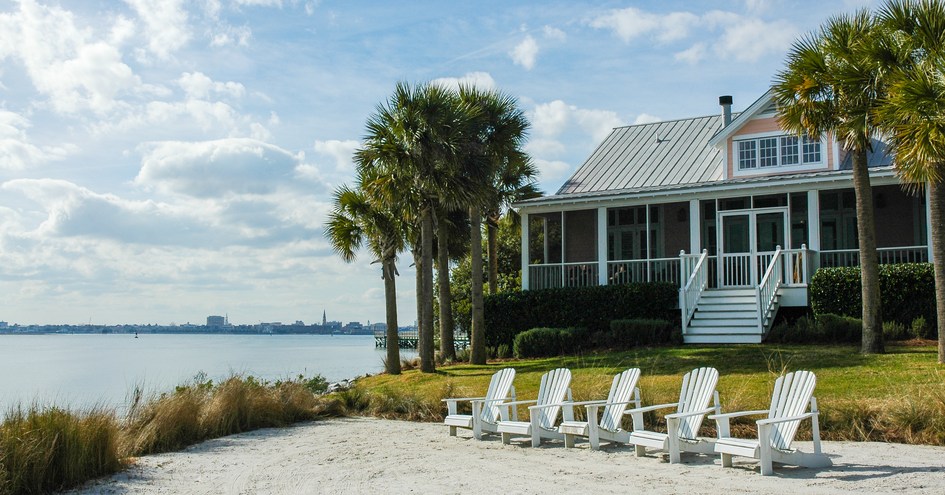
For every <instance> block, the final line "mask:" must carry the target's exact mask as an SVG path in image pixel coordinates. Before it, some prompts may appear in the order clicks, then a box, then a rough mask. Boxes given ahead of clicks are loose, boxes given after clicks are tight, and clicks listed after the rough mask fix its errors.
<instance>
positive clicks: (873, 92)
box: [772, 10, 884, 353]
mask: <svg viewBox="0 0 945 495" xmlns="http://www.w3.org/2000/svg"><path fill="white" fill-rule="evenodd" d="M876 32H877V28H876V25H875V22H874V20H873V18H872V16H871V15H870V14H869V12H868V11H866V10H861V11H859V12H857V13H855V14H853V15H841V16H837V17H833V18H831V19H829V20H828V21H827V22H826V24H824V25H823V26H821V28H820V31H819V32H817V33H814V34H811V35H808V36H806V37H803V38H801V39H800V40H798V41H795V43H794V45H793V46H792V47H791V51H790V53H789V54H788V59H787V67H786V68H785V69H784V70H782V71H781V72H779V73H778V74H777V75H776V76H775V80H774V83H773V85H772V89H773V90H774V95H775V99H776V101H777V104H778V106H779V107H780V109H781V117H780V122H781V124H782V125H783V126H784V127H785V128H786V129H788V130H790V131H792V132H795V133H798V134H801V133H803V134H806V135H808V136H814V137H817V136H822V135H825V134H826V133H828V132H829V133H833V134H834V135H835V136H836V137H837V140H838V141H839V142H840V143H841V144H842V145H843V146H844V147H845V148H846V149H847V150H848V151H849V152H850V153H852V158H853V188H854V191H855V192H856V222H857V231H858V234H859V252H860V270H861V271H860V273H861V280H862V300H863V314H862V320H863V343H862V348H861V352H863V353H881V352H884V344H883V324H882V313H881V311H882V307H881V300H880V293H879V260H878V258H877V255H876V222H875V219H874V213H873V194H872V187H871V185H870V178H869V170H868V168H867V153H868V152H869V151H870V150H871V140H872V137H873V136H874V134H875V133H876V131H877V123H876V121H875V110H876V108H877V105H878V102H879V100H880V98H881V97H882V84H881V77H880V74H879V72H878V71H877V70H876V69H877V63H876V61H875V57H873V52H874V49H875V45H874V40H875V39H876Z"/></svg>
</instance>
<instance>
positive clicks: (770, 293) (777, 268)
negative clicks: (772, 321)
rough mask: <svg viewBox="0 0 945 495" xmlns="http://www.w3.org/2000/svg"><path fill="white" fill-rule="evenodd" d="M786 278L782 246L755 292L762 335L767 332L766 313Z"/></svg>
mask: <svg viewBox="0 0 945 495" xmlns="http://www.w3.org/2000/svg"><path fill="white" fill-rule="evenodd" d="M783 278H784V260H783V259H782V257H781V246H778V247H777V249H775V251H774V256H772V257H771V262H770V263H768V269H767V270H765V275H764V277H762V278H761V282H760V283H759V284H758V287H756V288H755V292H756V294H757V296H758V330H759V331H760V332H761V334H762V335H764V333H765V315H766V314H767V313H768V310H769V309H771V306H772V305H773V304H774V300H775V298H776V297H777V295H778V288H779V287H780V286H781V283H782V282H783Z"/></svg>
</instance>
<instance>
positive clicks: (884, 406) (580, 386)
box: [342, 345, 945, 445]
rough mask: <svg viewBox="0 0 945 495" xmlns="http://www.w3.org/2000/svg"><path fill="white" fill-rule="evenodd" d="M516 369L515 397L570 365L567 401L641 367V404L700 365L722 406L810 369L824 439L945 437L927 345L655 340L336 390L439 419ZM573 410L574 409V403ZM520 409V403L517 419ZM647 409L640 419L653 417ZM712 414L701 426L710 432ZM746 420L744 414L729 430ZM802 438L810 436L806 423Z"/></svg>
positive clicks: (391, 413)
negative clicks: (668, 343)
mask: <svg viewBox="0 0 945 495" xmlns="http://www.w3.org/2000/svg"><path fill="white" fill-rule="evenodd" d="M504 366H512V367H514V368H515V369H516V371H517V374H516V378H515V388H516V390H517V393H518V397H519V398H520V399H522V398H534V396H536V395H537V390H538V383H539V381H540V378H541V374H542V373H544V372H546V371H548V370H551V369H554V368H557V367H566V368H570V369H571V370H572V372H573V377H574V378H573V381H572V385H571V388H572V392H573V395H574V399H575V400H578V401H580V400H591V399H600V398H604V397H606V396H607V392H608V391H609V389H610V381H611V379H612V377H613V375H614V374H616V373H618V372H620V371H622V370H624V369H626V368H630V367H639V368H640V369H641V370H642V377H641V379H640V383H639V387H640V389H641V393H642V398H643V401H644V403H645V404H658V403H667V402H675V401H676V400H678V394H679V387H680V380H681V377H682V374H684V373H685V372H687V371H689V370H691V369H693V368H696V367H700V366H713V367H715V368H717V369H718V370H719V373H720V379H719V386H718V390H719V394H720V397H721V403H722V408H723V410H724V411H737V410H745V409H767V408H768V405H769V401H770V397H771V391H772V387H773V384H774V380H775V379H776V378H777V376H778V375H780V374H781V373H783V372H786V371H791V370H799V369H807V370H811V371H813V372H815V373H816V374H817V390H816V392H815V395H816V396H817V399H818V403H819V407H820V410H821V416H820V420H821V431H822V435H823V437H824V438H825V439H830V440H875V441H890V442H902V443H916V444H930V445H945V367H942V366H940V365H937V364H936V350H935V348H934V347H932V346H931V345H892V346H890V347H889V349H888V353H887V354H882V355H862V354H859V353H858V351H857V349H856V348H855V347H850V346H807V345H805V346H801V345H740V346H726V347H721V346H719V347H708V346H707V347H688V346H686V347H662V348H651V349H639V350H633V351H625V352H611V353H600V354H590V355H584V356H572V357H557V358H546V359H529V360H507V361H502V362H495V363H490V364H489V365H486V366H472V365H454V366H447V367H441V368H439V370H438V372H437V373H436V374H421V373H417V372H406V373H404V374H402V375H399V376H389V375H377V376H373V377H369V378H365V379H363V380H360V381H358V382H357V385H356V386H355V388H354V389H352V390H351V391H349V392H346V393H344V394H342V400H343V401H345V402H346V404H345V405H346V406H347V407H348V408H349V409H350V410H351V411H352V412H353V413H357V414H368V415H374V416H379V417H388V418H403V419H411V420H422V421H441V420H442V418H443V415H444V414H445V412H446V407H445V406H444V405H443V404H442V403H441V402H440V401H441V399H443V398H445V397H470V396H476V395H481V394H483V393H484V391H485V389H486V388H487V387H488V382H489V378H490V377H491V375H492V373H494V372H495V370H497V369H498V368H501V367H504ZM576 412H577V413H579V414H580V411H576ZM525 414H527V410H526V409H525V408H524V407H522V408H520V410H519V415H520V417H525V416H524V415H525ZM660 419H661V417H660V416H658V415H656V414H654V415H651V416H650V417H649V418H648V420H652V421H660ZM712 426H713V425H712V424H711V422H709V421H707V422H706V423H705V428H706V431H704V434H714V433H713V429H712ZM752 427H753V424H751V423H750V422H749V421H747V420H742V421H741V422H740V423H736V426H735V428H736V429H741V430H747V429H750V428H752ZM803 428H806V429H807V430H806V431H805V430H802V432H801V438H804V437H805V436H807V435H809V428H810V425H809V423H808V424H807V425H805V426H804V427H803Z"/></svg>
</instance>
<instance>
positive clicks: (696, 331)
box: [686, 322, 760, 335]
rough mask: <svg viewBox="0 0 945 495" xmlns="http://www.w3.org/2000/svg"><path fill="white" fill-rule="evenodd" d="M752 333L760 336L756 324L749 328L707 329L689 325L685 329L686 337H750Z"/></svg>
mask: <svg viewBox="0 0 945 495" xmlns="http://www.w3.org/2000/svg"><path fill="white" fill-rule="evenodd" d="M754 333H758V334H760V332H759V331H758V323H757V322H755V324H754V325H751V326H736V325H726V326H717V327H716V326H712V327H707V326H699V325H689V327H688V328H686V335H750V334H754Z"/></svg>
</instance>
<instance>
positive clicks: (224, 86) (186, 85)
mask: <svg viewBox="0 0 945 495" xmlns="http://www.w3.org/2000/svg"><path fill="white" fill-rule="evenodd" d="M177 83H178V84H179V85H180V87H181V88H182V89H183V90H184V92H185V93H186V94H187V97H188V98H200V99H206V98H209V97H210V96H211V94H213V95H224V96H231V97H233V98H242V97H243V95H244V94H245V93H246V88H245V87H243V85H242V84H240V83H238V82H233V81H227V82H225V83H224V82H218V81H214V80H212V79H210V78H209V77H207V76H206V75H205V74H204V73H202V72H185V73H183V74H181V76H180V79H178V80H177Z"/></svg>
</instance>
